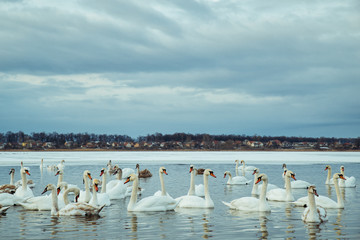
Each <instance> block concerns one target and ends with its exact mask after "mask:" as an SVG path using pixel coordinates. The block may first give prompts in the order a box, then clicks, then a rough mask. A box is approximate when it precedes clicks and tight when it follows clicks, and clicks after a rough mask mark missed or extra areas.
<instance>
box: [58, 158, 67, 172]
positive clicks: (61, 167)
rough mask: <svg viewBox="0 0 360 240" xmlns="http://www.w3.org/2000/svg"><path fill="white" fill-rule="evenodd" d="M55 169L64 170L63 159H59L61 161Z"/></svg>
mask: <svg viewBox="0 0 360 240" xmlns="http://www.w3.org/2000/svg"><path fill="white" fill-rule="evenodd" d="M56 167H57V170H64V169H65V160H64V159H63V160H61V162H60V163H59V164H58V165H57V166H56Z"/></svg>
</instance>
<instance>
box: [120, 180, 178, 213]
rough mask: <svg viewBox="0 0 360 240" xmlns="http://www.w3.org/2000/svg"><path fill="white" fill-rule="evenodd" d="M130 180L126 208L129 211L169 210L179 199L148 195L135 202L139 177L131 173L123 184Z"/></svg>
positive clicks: (172, 208)
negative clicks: (130, 184)
mask: <svg viewBox="0 0 360 240" xmlns="http://www.w3.org/2000/svg"><path fill="white" fill-rule="evenodd" d="M130 181H132V182H133V189H132V193H131V197H130V201H129V204H128V206H127V210H128V211H129V212H148V211H157V212H158V211H170V210H174V209H175V207H176V206H177V205H178V204H179V201H176V200H174V199H170V198H169V197H167V196H149V197H146V198H143V199H141V200H140V201H139V202H137V189H138V185H139V178H138V176H137V175H136V174H134V173H132V174H130V176H129V177H128V178H127V179H126V181H125V182H124V184H126V183H128V182H130Z"/></svg>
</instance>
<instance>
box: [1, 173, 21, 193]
mask: <svg viewBox="0 0 360 240" xmlns="http://www.w3.org/2000/svg"><path fill="white" fill-rule="evenodd" d="M9 175H10V184H3V185H1V186H0V193H10V194H14V193H15V191H16V189H17V187H16V186H15V185H14V175H15V169H14V168H12V169H10V172H9Z"/></svg>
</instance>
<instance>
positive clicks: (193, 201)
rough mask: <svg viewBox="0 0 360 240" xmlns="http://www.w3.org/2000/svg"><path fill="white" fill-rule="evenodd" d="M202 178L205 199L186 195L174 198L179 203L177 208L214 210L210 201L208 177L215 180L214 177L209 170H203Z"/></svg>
mask: <svg viewBox="0 0 360 240" xmlns="http://www.w3.org/2000/svg"><path fill="white" fill-rule="evenodd" d="M203 176H204V177H203V178H204V191H205V198H202V197H198V196H193V195H186V196H182V197H179V198H176V199H175V200H179V201H180V203H179V205H178V207H179V208H214V202H213V200H212V199H211V197H210V192H209V176H212V177H214V178H216V176H215V174H214V172H213V171H212V170H211V169H205V171H204V174H203Z"/></svg>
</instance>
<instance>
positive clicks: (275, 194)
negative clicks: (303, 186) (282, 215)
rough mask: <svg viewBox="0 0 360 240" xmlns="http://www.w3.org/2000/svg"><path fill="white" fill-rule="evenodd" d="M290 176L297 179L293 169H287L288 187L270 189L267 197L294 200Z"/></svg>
mask: <svg viewBox="0 0 360 240" xmlns="http://www.w3.org/2000/svg"><path fill="white" fill-rule="evenodd" d="M290 177H291V178H293V179H294V180H296V178H295V174H294V173H293V172H292V171H290V170H287V171H286V174H285V187H286V189H283V188H276V189H272V190H270V191H268V192H267V194H266V197H267V199H268V200H269V201H285V202H292V201H294V196H293V195H292V193H291V184H290Z"/></svg>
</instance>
